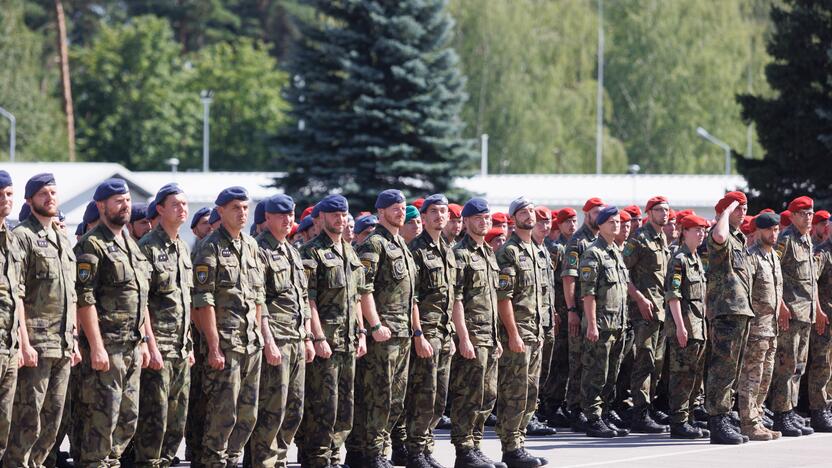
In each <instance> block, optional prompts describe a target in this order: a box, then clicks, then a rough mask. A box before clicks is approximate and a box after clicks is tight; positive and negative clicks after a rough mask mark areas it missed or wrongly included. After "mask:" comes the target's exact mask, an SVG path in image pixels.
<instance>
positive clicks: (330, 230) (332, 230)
mask: <svg viewBox="0 0 832 468" xmlns="http://www.w3.org/2000/svg"><path fill="white" fill-rule="evenodd" d="M324 229H326V232H328V233H330V234H341V233H343V232H344V231H343V230H342V229H338V228H336V227H335V226H333V225H331V224H329V223H327V222H324Z"/></svg>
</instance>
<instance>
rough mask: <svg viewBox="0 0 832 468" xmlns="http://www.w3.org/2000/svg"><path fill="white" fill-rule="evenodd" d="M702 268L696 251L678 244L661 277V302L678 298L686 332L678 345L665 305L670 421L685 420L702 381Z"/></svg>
mask: <svg viewBox="0 0 832 468" xmlns="http://www.w3.org/2000/svg"><path fill="white" fill-rule="evenodd" d="M705 289H706V285H705V269H704V268H703V267H702V262H701V261H700V260H699V255H697V253H696V252H691V251H690V249H688V246H687V245H684V244H683V245H682V246H681V247H679V249H678V250H677V251H676V254H675V255H674V256H673V258H671V260H670V266H669V268H668V269H667V278H665V290H666V293H665V302H666V303H669V301H670V300H671V299H678V300H679V306H680V308H681V309H682V320H683V326H684V327H685V330H687V332H688V342H687V345H686V346H685V347H684V348H682V347H681V346H679V341H678V340H677V339H676V322H675V320H673V316H672V314H671V313H670V306H667V311H666V316H667V321H666V322H665V335H666V336H667V342H668V351H669V355H668V360H669V362H668V364H669V370H670V375H669V376H668V383H669V385H670V390H671V391H670V392H669V397H670V411H671V415H670V416H671V421H672V422H673V423H674V424H684V423H686V422H688V419H689V416H690V408H691V406H693V404H694V400H695V398H696V397H697V395H698V393H699V392H698V388H699V387H700V386H701V385H702V374H703V372H704V371H705V340H706V339H707V331H706V330H705Z"/></svg>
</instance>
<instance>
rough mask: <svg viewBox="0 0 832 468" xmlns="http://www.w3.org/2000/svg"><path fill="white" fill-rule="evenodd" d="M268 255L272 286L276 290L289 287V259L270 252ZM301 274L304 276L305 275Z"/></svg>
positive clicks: (283, 289)
mask: <svg viewBox="0 0 832 468" xmlns="http://www.w3.org/2000/svg"><path fill="white" fill-rule="evenodd" d="M269 255H270V257H269V269H270V270H271V271H272V274H271V281H272V286H273V287H274V290H275V291H277V292H280V291H285V290H286V289H288V288H289V259H287V258H286V257H284V256H282V255H278V254H276V253H270V254H269ZM303 276H304V278H305V277H306V275H303Z"/></svg>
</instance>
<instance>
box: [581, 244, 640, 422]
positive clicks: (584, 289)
mask: <svg viewBox="0 0 832 468" xmlns="http://www.w3.org/2000/svg"><path fill="white" fill-rule="evenodd" d="M580 275H581V276H580V282H581V299H582V301H581V305H583V298H584V297H587V296H595V323H596V325H597V327H598V341H596V342H594V343H593V342H592V341H589V340H587V339H584V342H583V347H584V348H583V353H582V358H583V373H582V374H581V396H582V404H581V407H582V410H583V412H584V416H586V418H587V420H589V421H594V420H597V419H598V418H600V417H601V413H602V407H603V409H605V410H607V409H611V408H609V405H610V404H611V403H612V401H609V400H604V397H605V396H608V395H609V393H608V388H609V387H610V386H614V385H615V380H616V375H615V373H614V372H615V369H614V367H613V366H614V363H615V362H616V360H618V362H620V359H621V352H622V348H621V332H622V330H623V329H624V320H625V314H626V311H627V282H628V281H629V276H628V273H627V267H626V266H625V265H624V259H623V258H622V257H621V253H620V252H619V250H618V247H616V245H615V243H611V244H608V243H607V241H606V240H605V239H604V238H603V237H598V238H597V239H595V241H594V242H593V243H592V244H591V245H590V246H589V248H588V249H587V250H586V251H585V252H584V253H583V255H581V260H580ZM588 327H589V323H588V322H587V317H586V315H584V316H583V319H582V320H581V335H582V336H584V337H585V336H586V330H587V328H588ZM616 353H617V356H616Z"/></svg>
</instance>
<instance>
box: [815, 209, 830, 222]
mask: <svg viewBox="0 0 832 468" xmlns="http://www.w3.org/2000/svg"><path fill="white" fill-rule="evenodd" d="M824 221H829V212H828V211H826V210H820V211H816V212H815V216H813V217H812V225H815V224H818V223H822V222H824Z"/></svg>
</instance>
